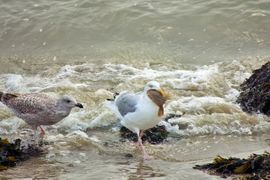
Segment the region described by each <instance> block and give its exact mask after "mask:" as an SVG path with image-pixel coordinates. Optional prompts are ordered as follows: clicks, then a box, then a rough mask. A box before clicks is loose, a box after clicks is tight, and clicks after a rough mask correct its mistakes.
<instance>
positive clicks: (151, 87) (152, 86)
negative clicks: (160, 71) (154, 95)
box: [144, 81, 164, 95]
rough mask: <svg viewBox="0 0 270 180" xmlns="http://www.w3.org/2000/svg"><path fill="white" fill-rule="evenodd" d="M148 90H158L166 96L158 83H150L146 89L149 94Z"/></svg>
mask: <svg viewBox="0 0 270 180" xmlns="http://www.w3.org/2000/svg"><path fill="white" fill-rule="evenodd" d="M148 90H157V91H158V92H160V93H161V94H162V95H164V91H163V89H162V88H161V87H160V84H159V82H157V81H150V82H148V83H147V84H146V85H145V87H144V91H145V92H147V91H148Z"/></svg>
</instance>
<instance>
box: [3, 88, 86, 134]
mask: <svg viewBox="0 0 270 180" xmlns="http://www.w3.org/2000/svg"><path fill="white" fill-rule="evenodd" d="M0 101H1V102H2V103H3V104H5V105H6V106H7V107H8V108H9V109H11V110H12V111H13V112H14V113H15V115H16V116H17V117H19V118H21V119H23V120H24V121H25V122H26V123H27V124H29V125H30V126H31V127H32V128H33V129H34V130H35V131H36V129H37V127H39V128H40V130H41V135H42V136H43V135H44V134H45V131H44V129H43V128H42V127H41V125H53V124H56V123H57V122H59V121H61V120H62V119H64V118H65V117H67V116H68V115H69V114H70V112H71V110H72V108H74V107H79V108H83V105H82V104H81V103H77V101H76V100H75V99H74V98H73V97H70V96H66V95H65V96H62V97H60V98H53V97H51V96H49V95H46V94H43V93H25V94H13V93H3V92H0Z"/></svg>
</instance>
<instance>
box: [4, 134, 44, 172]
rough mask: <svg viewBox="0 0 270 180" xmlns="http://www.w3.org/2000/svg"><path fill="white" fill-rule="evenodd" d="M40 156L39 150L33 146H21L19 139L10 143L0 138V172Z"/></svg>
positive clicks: (40, 151)
mask: <svg viewBox="0 0 270 180" xmlns="http://www.w3.org/2000/svg"><path fill="white" fill-rule="evenodd" d="M40 154H42V150H41V149H39V148H37V147H35V146H33V145H27V146H22V145H21V140H20V139H16V140H15V141H14V143H11V142H9V141H8V140H7V139H1V138H0V171H1V170H6V169H7V168H8V167H14V166H16V164H17V163H18V162H21V161H25V160H27V159H29V158H30V157H31V156H38V155H40Z"/></svg>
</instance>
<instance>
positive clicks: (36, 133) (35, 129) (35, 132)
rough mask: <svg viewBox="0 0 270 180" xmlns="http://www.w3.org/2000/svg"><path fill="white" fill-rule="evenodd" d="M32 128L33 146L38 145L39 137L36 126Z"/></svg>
mask: <svg viewBox="0 0 270 180" xmlns="http://www.w3.org/2000/svg"><path fill="white" fill-rule="evenodd" d="M32 128H33V130H34V139H33V141H34V143H35V145H38V142H39V136H38V132H37V126H33V127H32Z"/></svg>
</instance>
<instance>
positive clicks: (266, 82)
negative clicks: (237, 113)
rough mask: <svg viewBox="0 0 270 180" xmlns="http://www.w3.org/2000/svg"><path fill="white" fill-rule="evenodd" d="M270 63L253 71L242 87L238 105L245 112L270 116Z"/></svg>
mask: <svg viewBox="0 0 270 180" xmlns="http://www.w3.org/2000/svg"><path fill="white" fill-rule="evenodd" d="M269 89H270V62H268V63H266V64H264V65H263V66H262V67H261V68H259V69H256V70H254V71H253V73H252V75H251V76H250V77H249V78H248V79H246V80H245V81H244V82H243V83H242V84H241V85H240V90H241V93H240V95H239V97H238V98H237V103H239V104H240V105H241V108H242V109H243V111H245V112H248V113H252V112H255V113H257V112H260V113H263V114H266V115H270V91H269Z"/></svg>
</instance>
